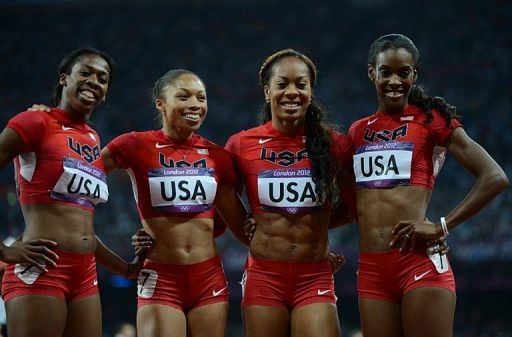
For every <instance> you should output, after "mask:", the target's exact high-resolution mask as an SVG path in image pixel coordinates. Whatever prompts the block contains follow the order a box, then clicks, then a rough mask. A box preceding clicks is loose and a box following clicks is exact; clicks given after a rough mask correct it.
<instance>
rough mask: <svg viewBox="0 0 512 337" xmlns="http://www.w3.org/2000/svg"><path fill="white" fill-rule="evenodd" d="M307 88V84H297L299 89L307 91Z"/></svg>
mask: <svg viewBox="0 0 512 337" xmlns="http://www.w3.org/2000/svg"><path fill="white" fill-rule="evenodd" d="M306 86H307V83H306V82H299V83H297V88H299V89H305V88H306Z"/></svg>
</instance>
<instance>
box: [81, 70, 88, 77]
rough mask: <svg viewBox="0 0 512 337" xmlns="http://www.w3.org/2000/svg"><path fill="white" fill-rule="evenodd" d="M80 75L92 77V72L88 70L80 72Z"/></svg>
mask: <svg viewBox="0 0 512 337" xmlns="http://www.w3.org/2000/svg"><path fill="white" fill-rule="evenodd" d="M79 73H80V75H81V76H89V75H90V72H89V71H88V70H80V72H79Z"/></svg>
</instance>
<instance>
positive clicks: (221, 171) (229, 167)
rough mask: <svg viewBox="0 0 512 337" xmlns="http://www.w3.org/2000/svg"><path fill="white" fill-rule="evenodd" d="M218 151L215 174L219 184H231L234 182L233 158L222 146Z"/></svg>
mask: <svg viewBox="0 0 512 337" xmlns="http://www.w3.org/2000/svg"><path fill="white" fill-rule="evenodd" d="M218 151H219V155H218V158H217V160H216V163H217V165H219V168H218V170H217V174H218V176H219V179H220V184H222V185H233V184H235V182H236V172H235V168H234V166H233V160H232V159H231V156H230V155H229V153H228V152H227V151H226V150H224V149H223V148H220V149H219V150H218Z"/></svg>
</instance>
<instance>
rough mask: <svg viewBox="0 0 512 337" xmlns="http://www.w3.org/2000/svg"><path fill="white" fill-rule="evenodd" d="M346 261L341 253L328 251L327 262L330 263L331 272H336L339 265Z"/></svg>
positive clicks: (341, 265)
mask: <svg viewBox="0 0 512 337" xmlns="http://www.w3.org/2000/svg"><path fill="white" fill-rule="evenodd" d="M346 262H347V261H346V260H345V256H344V255H343V254H336V253H332V252H329V263H330V264H331V268H332V273H333V274H334V273H336V272H337V271H338V270H340V268H341V267H343V266H344V265H345V263H346Z"/></svg>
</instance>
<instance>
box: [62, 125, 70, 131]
mask: <svg viewBox="0 0 512 337" xmlns="http://www.w3.org/2000/svg"><path fill="white" fill-rule="evenodd" d="M62 130H64V131H69V130H73V128H69V127H67V126H64V125H62Z"/></svg>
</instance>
